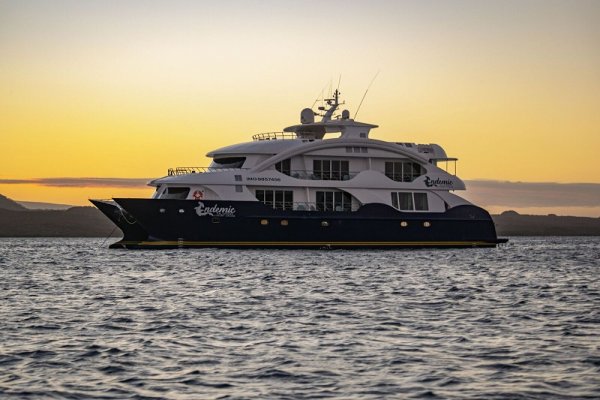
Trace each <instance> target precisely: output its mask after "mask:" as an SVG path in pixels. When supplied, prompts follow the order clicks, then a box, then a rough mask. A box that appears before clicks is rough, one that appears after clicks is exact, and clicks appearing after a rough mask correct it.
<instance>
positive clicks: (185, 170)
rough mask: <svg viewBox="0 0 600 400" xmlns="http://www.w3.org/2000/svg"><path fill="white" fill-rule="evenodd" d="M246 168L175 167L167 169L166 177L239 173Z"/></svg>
mask: <svg viewBox="0 0 600 400" xmlns="http://www.w3.org/2000/svg"><path fill="white" fill-rule="evenodd" d="M247 169H248V168H227V167H224V168H221V167H176V168H169V169H168V171H167V173H168V176H175V175H187V174H202V173H206V172H222V171H241V170H247Z"/></svg>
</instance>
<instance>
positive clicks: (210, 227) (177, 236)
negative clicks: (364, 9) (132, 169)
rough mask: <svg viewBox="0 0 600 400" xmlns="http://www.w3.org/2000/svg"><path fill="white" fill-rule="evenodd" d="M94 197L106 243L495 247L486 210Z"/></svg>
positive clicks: (146, 245)
mask: <svg viewBox="0 0 600 400" xmlns="http://www.w3.org/2000/svg"><path fill="white" fill-rule="evenodd" d="M115 201H116V202H117V203H118V204H119V206H120V208H119V207H117V206H116V205H114V204H110V203H105V202H99V201H96V200H92V203H94V205H96V206H97V207H98V208H99V209H100V210H101V211H102V212H103V213H104V214H106V215H107V216H108V217H109V218H110V219H111V220H112V221H113V222H114V223H115V224H117V226H119V228H120V229H121V230H122V231H123V233H124V237H123V239H122V240H120V241H119V242H117V243H114V244H112V245H111V246H110V247H111V248H128V249H139V248H143V249H148V248H186V247H221V248H405V247H409V248H415V247H494V246H496V245H497V244H498V243H504V242H506V239H498V238H497V236H496V229H495V227H494V222H493V221H492V219H491V217H490V215H489V214H488V213H487V211H485V210H483V209H481V208H479V207H475V206H459V207H455V208H452V209H450V210H448V211H446V212H445V213H403V212H400V211H397V210H395V209H393V208H392V207H389V206H386V205H383V204H369V205H366V206H363V207H361V208H360V209H359V210H357V211H354V212H350V211H330V212H321V211H292V210H274V209H271V208H269V207H267V206H265V205H264V204H262V203H260V202H239V201H237V202H236V201H208V200H206V201H203V202H198V201H194V200H166V199H161V200H158V199H115Z"/></svg>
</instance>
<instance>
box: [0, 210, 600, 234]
mask: <svg viewBox="0 0 600 400" xmlns="http://www.w3.org/2000/svg"><path fill="white" fill-rule="evenodd" d="M492 218H493V219H494V222H495V223H496V230H497V232H498V236H501V237H502V236H600V218H587V217H563V216H555V215H547V216H545V215H519V214H517V213H515V212H514V211H508V212H504V213H502V214H501V215H492ZM108 236H114V237H121V236H122V233H121V231H120V230H119V229H115V226H114V225H113V223H112V222H110V221H109V220H108V219H107V218H106V217H105V216H104V215H103V214H102V213H101V212H100V211H98V210H97V209H96V208H94V207H73V208H70V209H68V210H6V209H0V237H108Z"/></svg>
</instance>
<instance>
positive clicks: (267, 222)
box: [260, 219, 269, 225]
mask: <svg viewBox="0 0 600 400" xmlns="http://www.w3.org/2000/svg"><path fill="white" fill-rule="evenodd" d="M260 224H261V225H269V220H268V219H261V220H260Z"/></svg>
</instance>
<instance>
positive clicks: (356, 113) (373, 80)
mask: <svg viewBox="0 0 600 400" xmlns="http://www.w3.org/2000/svg"><path fill="white" fill-rule="evenodd" d="M377 75H379V71H377V73H376V74H375V76H374V77H373V79H371V83H369V86H367V90H365V94H363V97H362V99H360V103H359V104H358V108H357V109H356V112H355V113H354V119H356V116H357V115H358V112H359V111H360V106H362V103H363V101H364V100H365V97H367V92H368V91H369V89H371V85H372V84H373V82H375V79H376V78H377Z"/></svg>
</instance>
